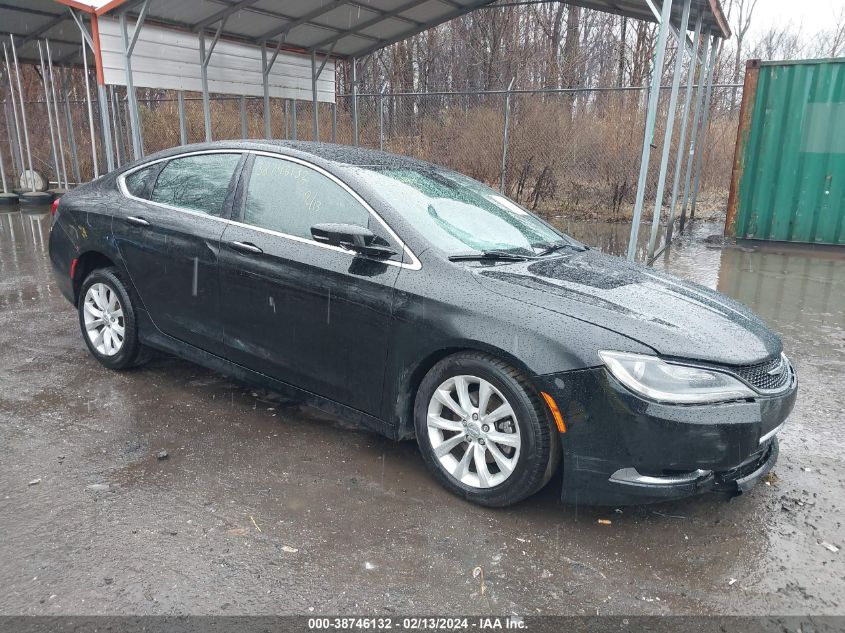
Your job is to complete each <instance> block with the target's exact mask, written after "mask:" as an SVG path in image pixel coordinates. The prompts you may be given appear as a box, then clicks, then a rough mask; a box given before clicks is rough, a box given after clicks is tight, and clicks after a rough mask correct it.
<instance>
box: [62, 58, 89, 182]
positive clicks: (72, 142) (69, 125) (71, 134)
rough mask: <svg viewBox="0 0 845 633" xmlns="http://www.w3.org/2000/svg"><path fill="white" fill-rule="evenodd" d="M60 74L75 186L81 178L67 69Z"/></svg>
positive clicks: (63, 69)
mask: <svg viewBox="0 0 845 633" xmlns="http://www.w3.org/2000/svg"><path fill="white" fill-rule="evenodd" d="M83 50H85V49H83ZM61 74H62V96H63V97H64V106H65V123H66V124H67V143H68V146H69V147H70V158H71V165H72V166H73V177H74V178H75V179H76V184H77V185H78V184H80V183H81V182H82V176H81V174H80V171H79V151H78V149H77V147H76V132H75V131H74V128H73V116H71V112H70V103H69V102H68V95H70V89H69V88H68V85H67V68H62V69H61Z"/></svg>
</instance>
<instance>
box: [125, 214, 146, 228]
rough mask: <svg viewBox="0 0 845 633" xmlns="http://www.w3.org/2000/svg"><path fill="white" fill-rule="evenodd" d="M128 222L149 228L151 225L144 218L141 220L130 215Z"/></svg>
mask: <svg viewBox="0 0 845 633" xmlns="http://www.w3.org/2000/svg"><path fill="white" fill-rule="evenodd" d="M126 221H127V222H129V224H134V225H135V226H149V225H150V223H149V222H147V221H146V220H145V219H144V218H139V217H138V216H137V215H130V216H127V218H126Z"/></svg>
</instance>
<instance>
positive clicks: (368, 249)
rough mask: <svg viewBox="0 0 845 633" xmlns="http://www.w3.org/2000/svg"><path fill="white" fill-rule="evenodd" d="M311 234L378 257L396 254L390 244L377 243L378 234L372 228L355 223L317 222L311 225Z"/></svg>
mask: <svg viewBox="0 0 845 633" xmlns="http://www.w3.org/2000/svg"><path fill="white" fill-rule="evenodd" d="M311 236H312V237H313V238H314V241H316V242H320V243H321V244H330V245H331V246H339V247H340V248H343V249H346V250H348V251H353V252H355V253H358V254H359V255H366V256H368V257H374V258H376V259H387V258H388V257H392V256H393V255H396V251H395V250H393V249H392V248H390V247H389V246H382V245H381V244H376V234H375V233H373V232H372V231H371V230H370V229H368V228H365V227H363V226H357V225H355V224H315V225H314V226H312V227H311Z"/></svg>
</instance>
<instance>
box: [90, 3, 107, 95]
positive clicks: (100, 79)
mask: <svg viewBox="0 0 845 633" xmlns="http://www.w3.org/2000/svg"><path fill="white" fill-rule="evenodd" d="M91 41H92V42H93V43H94V65H95V66H96V68H97V85H100V86H105V85H106V80H105V76H104V75H103V52H102V51H101V50H100V23H99V20H98V19H97V14H96V13H92V14H91Z"/></svg>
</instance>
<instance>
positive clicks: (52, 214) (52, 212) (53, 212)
mask: <svg viewBox="0 0 845 633" xmlns="http://www.w3.org/2000/svg"><path fill="white" fill-rule="evenodd" d="M59 200H61V198H56V199H55V200H53V204H52V205H51V206H50V217H51V218H55V217H56V211H58V210H59Z"/></svg>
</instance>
